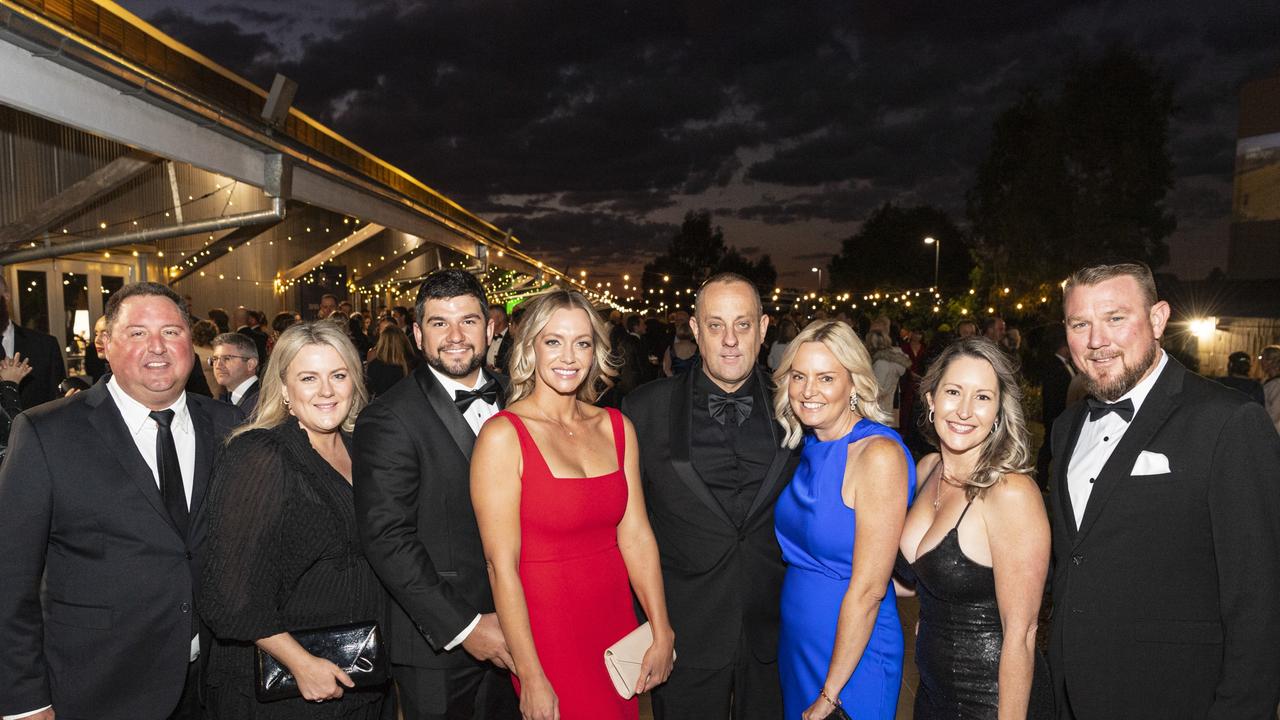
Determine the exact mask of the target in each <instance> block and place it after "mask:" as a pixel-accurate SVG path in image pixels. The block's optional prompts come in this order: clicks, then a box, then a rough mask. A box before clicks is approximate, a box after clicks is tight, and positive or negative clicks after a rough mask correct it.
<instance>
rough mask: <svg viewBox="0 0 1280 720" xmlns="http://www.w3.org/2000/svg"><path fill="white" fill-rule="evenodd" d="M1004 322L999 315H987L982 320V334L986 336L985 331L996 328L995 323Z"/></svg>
mask: <svg viewBox="0 0 1280 720" xmlns="http://www.w3.org/2000/svg"><path fill="white" fill-rule="evenodd" d="M1001 320H1004V318H1002V317H1000V316H999V315H988V316H986V317H985V318H983V319H982V334H983V335H986V334H987V331H988V330H990V329H991V328H993V327H995V326H996V323H998V322H1000V321H1001Z"/></svg>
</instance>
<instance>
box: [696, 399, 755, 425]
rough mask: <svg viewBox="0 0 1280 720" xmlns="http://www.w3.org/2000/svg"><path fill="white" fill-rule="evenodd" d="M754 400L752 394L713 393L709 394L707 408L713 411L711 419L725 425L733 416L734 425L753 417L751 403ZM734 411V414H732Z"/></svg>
mask: <svg viewBox="0 0 1280 720" xmlns="http://www.w3.org/2000/svg"><path fill="white" fill-rule="evenodd" d="M753 400H754V398H752V397H751V396H750V395H748V396H746V397H736V396H733V395H721V394H719V393H711V394H709V395H707V410H708V411H709V412H710V413H711V419H712V420H715V421H716V422H718V423H720V424H721V425H724V424H725V422H726V421H727V420H729V419H730V417H732V419H733V424H734V425H741V424H742V423H744V422H746V421H747V418H749V417H751V403H752V401H753ZM730 413H732V416H730Z"/></svg>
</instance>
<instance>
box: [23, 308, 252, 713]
mask: <svg viewBox="0 0 1280 720" xmlns="http://www.w3.org/2000/svg"><path fill="white" fill-rule="evenodd" d="M180 303H181V298H179V297H178V295H177V294H176V293H174V292H173V291H172V290H170V289H169V288H167V287H165V286H164V285H160V284H157V283H136V284H133V285H128V286H125V287H124V288H123V289H121V290H119V291H118V292H116V293H115V294H114V295H113V296H112V297H111V300H110V301H109V302H108V303H107V310H106V316H107V323H108V333H107V335H106V336H105V338H104V341H105V344H106V349H107V352H108V353H109V355H110V357H111V367H112V376H111V379H110V380H109V381H106V382H100V383H97V384H95V385H94V386H93V387H91V388H90V389H88V390H85V391H84V392H81V393H77V394H76V395H74V396H72V397H70V398H67V399H64V400H59V401H57V402H53V403H49V404H46V405H43V406H41V407H39V408H36V409H34V410H29V411H27V412H25V413H23V414H22V415H20V416H18V418H17V420H16V421H15V422H14V424H13V433H12V435H11V436H10V446H9V457H8V458H7V459H6V461H5V463H4V465H3V467H0V547H2V548H4V551H3V552H0V647H3V648H4V651H3V652H0V688H3V690H2V691H0V715H4V716H6V717H7V716H10V715H21V714H24V713H29V712H32V711H38V712H36V713H35V714H34V715H32V716H31V717H34V718H37V719H38V720H46V719H48V718H53V717H54V714H55V712H56V714H57V718H58V720H77V719H84V720H88V719H93V720H115V719H117V718H118V719H121V720H123V719H124V718H130V719H132V718H199V717H200V716H201V712H200V706H199V703H198V700H197V697H198V695H197V690H198V688H197V685H198V682H197V677H198V673H197V672H196V669H197V662H196V660H197V659H198V657H199V653H200V647H201V643H200V642H199V638H198V636H197V629H198V623H197V622H196V607H195V605H196V597H195V588H196V587H197V583H198V580H199V577H200V573H199V563H200V548H201V545H202V542H203V538H204V531H203V522H202V521H201V509H202V508H201V502H202V500H203V498H204V494H205V490H206V487H207V484H208V479H209V472H210V466H211V465H212V464H213V457H214V452H215V450H216V448H217V447H218V445H219V444H221V442H222V441H223V439H224V438H225V437H226V436H227V434H228V433H229V432H230V431H231V429H232V428H233V427H234V426H235V425H237V424H239V422H240V421H241V419H242V416H241V413H240V411H239V410H237V409H235V408H234V407H231V406H229V405H224V404H222V403H218V402H216V401H214V400H213V399H211V398H204V397H201V396H197V395H190V394H187V393H186V392H185V391H184V390H183V386H184V383H185V382H186V379H187V375H188V373H189V372H190V370H191V367H192V364H193V363H194V357H195V356H194V352H193V350H192V346H191V334H190V331H189V329H188V322H189V320H188V318H187V315H186V313H185V312H184V311H183V310H182V309H181V304H180ZM42 576H43V585H44V586H45V587H44V590H43V592H42V588H41V585H42Z"/></svg>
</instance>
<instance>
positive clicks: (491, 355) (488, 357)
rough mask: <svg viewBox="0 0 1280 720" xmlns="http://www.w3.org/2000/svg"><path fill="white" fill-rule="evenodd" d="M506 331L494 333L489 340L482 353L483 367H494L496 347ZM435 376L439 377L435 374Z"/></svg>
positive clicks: (500, 343)
mask: <svg viewBox="0 0 1280 720" xmlns="http://www.w3.org/2000/svg"><path fill="white" fill-rule="evenodd" d="M506 334H507V333H506V331H505V330H504V331H502V332H500V333H496V334H495V335H494V336H493V339H492V340H490V341H489V349H488V350H487V351H486V352H485V354H484V365H485V367H494V366H496V365H497V363H498V348H499V347H500V346H501V345H502V336H503V335H506ZM436 377H440V376H439V375H436Z"/></svg>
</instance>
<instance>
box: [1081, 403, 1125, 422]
mask: <svg viewBox="0 0 1280 720" xmlns="http://www.w3.org/2000/svg"><path fill="white" fill-rule="evenodd" d="M1088 403H1089V421H1090V422H1092V421H1094V420H1097V419H1099V418H1103V417H1106V416H1107V413H1110V412H1113V413H1115V414H1117V415H1119V416H1120V419H1121V420H1124V421H1125V422H1129V421H1130V420H1132V419H1133V400H1130V399H1129V398H1125V399H1123V400H1121V401H1120V402H1113V403H1108V402H1103V401H1101V400H1099V399H1097V398H1089V399H1088Z"/></svg>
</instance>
